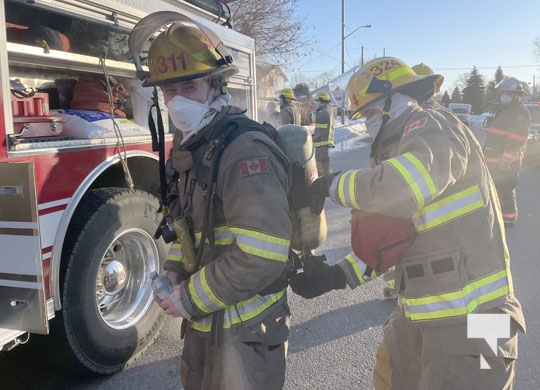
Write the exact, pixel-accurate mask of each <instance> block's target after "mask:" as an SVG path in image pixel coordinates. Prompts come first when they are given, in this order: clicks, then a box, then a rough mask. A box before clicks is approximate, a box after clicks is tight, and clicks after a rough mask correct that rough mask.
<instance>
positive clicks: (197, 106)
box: [167, 95, 210, 132]
mask: <svg viewBox="0 0 540 390" xmlns="http://www.w3.org/2000/svg"><path fill="white" fill-rule="evenodd" d="M167 108H168V109H169V116H170V117H171V120H172V122H173V123H174V125H175V126H176V128H177V129H178V130H181V131H183V132H192V131H198V130H200V127H199V126H200V124H201V122H202V120H203V118H204V117H205V115H206V114H207V113H208V111H210V105H209V104H208V102H206V103H200V102H198V101H196V100H191V99H186V98H185V97H183V96H180V95H178V96H175V97H174V98H172V99H171V100H169V102H168V103H167Z"/></svg>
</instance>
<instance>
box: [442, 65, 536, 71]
mask: <svg viewBox="0 0 540 390" xmlns="http://www.w3.org/2000/svg"><path fill="white" fill-rule="evenodd" d="M497 68H499V65H497V66H477V67H476V69H497ZM500 68H501V69H505V68H540V64H535V65H505V66H503V65H500ZM434 69H435V70H470V69H472V68H471V67H468V68H434Z"/></svg>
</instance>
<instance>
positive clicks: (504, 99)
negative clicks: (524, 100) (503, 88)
mask: <svg viewBox="0 0 540 390" xmlns="http://www.w3.org/2000/svg"><path fill="white" fill-rule="evenodd" d="M499 99H500V101H501V103H502V104H508V103H510V102H511V101H512V95H506V94H504V95H501V97H500V98H499Z"/></svg>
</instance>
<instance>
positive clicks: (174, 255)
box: [167, 226, 234, 263]
mask: <svg viewBox="0 0 540 390" xmlns="http://www.w3.org/2000/svg"><path fill="white" fill-rule="evenodd" d="M201 236H202V233H201V232H196V233H195V247H198V246H199V244H200V242H201ZM214 238H215V243H216V245H223V246H226V245H231V244H232V243H233V242H234V235H233V234H232V232H230V231H229V229H228V228H227V226H218V227H216V228H214ZM206 242H207V243H208V239H207V240H206ZM167 260H171V261H178V262H180V263H183V262H184V253H183V252H182V245H181V244H180V241H178V240H175V241H174V242H173V243H172V245H171V247H170V249H169V253H168V254H167Z"/></svg>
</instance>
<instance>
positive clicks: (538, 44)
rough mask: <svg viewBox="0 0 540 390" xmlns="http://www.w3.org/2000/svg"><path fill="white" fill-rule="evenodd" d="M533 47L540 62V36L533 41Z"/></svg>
mask: <svg viewBox="0 0 540 390" xmlns="http://www.w3.org/2000/svg"><path fill="white" fill-rule="evenodd" d="M533 45H534V55H535V57H536V61H538V62H540V36H538V37H536V38H534V39H533Z"/></svg>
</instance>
